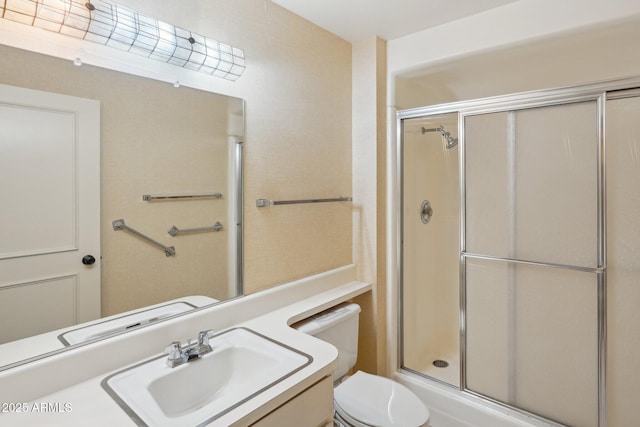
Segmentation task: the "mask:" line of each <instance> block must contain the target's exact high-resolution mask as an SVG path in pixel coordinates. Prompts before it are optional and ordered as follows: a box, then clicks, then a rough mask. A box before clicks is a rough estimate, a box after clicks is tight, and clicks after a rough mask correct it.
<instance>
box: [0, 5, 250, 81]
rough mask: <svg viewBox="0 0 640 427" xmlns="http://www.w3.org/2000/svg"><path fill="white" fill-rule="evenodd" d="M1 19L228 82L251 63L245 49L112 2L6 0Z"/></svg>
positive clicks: (0, 15)
mask: <svg viewBox="0 0 640 427" xmlns="http://www.w3.org/2000/svg"><path fill="white" fill-rule="evenodd" d="M0 17H1V18H4V19H8V20H10V21H14V22H19V23H21V24H25V25H30V26H34V27H38V28H42V29H44V30H47V31H53V32H57V33H60V34H65V35H68V36H72V37H76V38H80V39H83V40H88V41H91V42H94V43H99V44H103V45H106V46H110V47H114V48H116V49H120V50H125V51H128V52H133V53H136V54H138V55H142V56H146V57H148V58H152V59H155V60H158V61H162V62H167V63H170V64H173V65H176V66H178V67H183V68H188V69H190V70H195V71H199V72H203V73H206V74H209V75H213V76H217V77H221V78H224V79H227V80H236V79H238V78H239V77H240V76H241V75H242V73H243V72H244V69H245V67H246V65H245V59H244V51H243V50H242V49H238V48H235V47H233V46H230V45H227V44H224V43H220V42H218V41H216V40H212V39H209V38H206V37H204V36H201V35H198V34H195V33H192V32H191V31H189V30H185V29H182V28H178V27H174V26H173V25H171V24H167V23H165V22H161V21H158V20H156V19H154V18H150V17H147V16H144V15H140V14H139V13H137V12H136V11H134V10H131V9H129V8H126V7H123V6H119V5H117V4H115V3H111V2H108V1H103V0H92V1H89V2H81V1H76V0H0Z"/></svg>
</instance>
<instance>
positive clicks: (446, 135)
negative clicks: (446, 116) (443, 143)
mask: <svg viewBox="0 0 640 427" xmlns="http://www.w3.org/2000/svg"><path fill="white" fill-rule="evenodd" d="M427 132H440V134H441V135H442V136H443V137H444V139H446V140H447V148H453V147H455V146H456V145H458V138H453V137H451V134H450V133H449V132H447V131H445V130H444V127H442V126H438V127H437V128H425V127H424V126H423V127H422V134H423V135H424V134H425V133H427Z"/></svg>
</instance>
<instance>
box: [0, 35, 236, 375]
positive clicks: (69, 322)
mask: <svg viewBox="0 0 640 427" xmlns="http://www.w3.org/2000/svg"><path fill="white" fill-rule="evenodd" d="M0 57H2V58H3V60H2V62H3V66H2V67H1V69H0V84H2V85H7V86H11V87H18V88H27V89H33V90H37V91H42V92H44V93H52V94H59V95H65V96H73V97H79V98H84V99H92V100H97V101H99V104H100V113H99V116H100V125H99V126H100V128H99V132H100V161H99V163H100V189H99V192H100V210H99V215H100V233H99V234H100V239H101V240H100V248H101V253H100V254H96V255H98V256H96V257H95V258H99V257H101V260H100V259H97V260H96V262H95V263H93V264H92V263H90V262H89V263H88V264H87V265H86V267H84V268H87V269H90V268H95V266H99V268H100V269H101V274H100V277H101V281H100V284H99V289H100V291H99V302H98V303H97V304H99V307H100V310H99V314H98V316H96V317H102V318H105V317H106V318H108V319H109V322H111V321H112V320H113V321H114V322H113V323H109V322H100V321H97V323H98V324H103V326H105V327H104V328H102V329H100V330H98V331H87V330H86V329H85V328H81V329H83V331H81V332H82V333H79V334H75V335H74V334H71V335H64V336H62V335H61V334H60V333H58V332H59V331H66V332H69V330H70V329H73V325H74V324H77V323H78V321H79V319H78V313H77V311H78V310H77V306H76V300H75V298H76V296H75V294H73V292H71V293H70V295H69V296H68V297H67V298H66V299H65V297H63V296H60V295H58V292H57V291H51V290H46V291H44V288H42V289H40V288H38V287H33V289H31V288H29V286H30V285H32V284H33V283H35V282H43V281H45V279H46V277H42V278H41V280H39V281H35V282H34V280H33V279H31V280H30V281H29V283H26V284H25V283H19V282H16V281H15V280H13V279H9V280H7V278H6V277H5V279H4V280H3V278H2V274H1V273H0V301H5V305H7V304H10V305H11V307H2V308H1V309H0V311H2V312H5V313H7V310H9V309H11V310H12V312H13V313H16V312H18V313H30V316H31V318H32V319H35V320H36V321H34V325H33V326H32V332H31V334H28V335H29V336H27V335H25V334H24V332H22V331H16V329H15V326H16V323H22V322H20V321H19V320H18V322H16V321H11V320H15V318H14V317H11V318H10V321H5V320H6V319H5V320H3V321H2V322H0V337H2V339H0V367H1V366H6V365H8V364H12V363H16V362H18V361H19V360H21V359H24V358H30V357H34V356H38V355H39V354H44V353H47V352H50V351H56V350H59V349H61V348H65V347H68V346H71V345H74V344H75V343H80V342H83V341H85V340H95V339H97V338H100V337H102V336H106V335H108V334H112V333H114V332H115V333H120V332H123V331H124V330H126V329H128V328H132V327H133V328H135V327H139V326H143V325H144V324H147V323H149V322H154V321H157V320H161V319H163V318H165V317H169V316H173V315H176V314H178V313H180V312H184V311H185V310H191V309H193V308H195V307H200V306H205V305H209V304H212V303H216V302H219V301H224V300H226V299H229V298H233V297H236V296H239V295H241V294H242V142H243V139H244V101H243V100H242V99H238V98H232V97H228V96H224V95H219V94H215V93H212V92H207V91H200V90H195V89H191V88H187V87H180V85H179V84H175V85H172V84H169V83H166V82H162V81H157V80H153V79H148V78H143V77H138V76H134V75H130V74H125V73H120V72H116V71H113V70H109V69H105V68H99V67H93V66H89V65H81V66H78V64H75V65H74V63H73V61H68V60H63V59H59V58H54V57H50V56H46V55H42V54H38V53H34V52H30V51H25V50H21V49H16V48H13V47H8V46H4V45H0ZM0 106H2V105H0ZM0 143H1V141H0ZM38 173H42V172H41V171H37V170H34V171H33V175H34V176H38ZM5 178H6V177H5ZM38 179H39V180H45V179H47V177H44V176H38ZM77 179H78V180H82V176H81V175H79V176H78V177H77ZM3 181H4V184H3V185H14V184H16V185H17V184H18V183H17V182H16V181H18V180H11V179H9V180H3ZM39 218H42V219H41V220H39V221H42V222H45V223H46V222H47V221H49V219H48V218H47V216H45V215H40V216H39ZM45 225H47V226H51V227H55V224H45ZM6 226H7V224H3V227H6ZM163 247H167V248H168V247H171V248H173V250H174V253H168V252H167V251H166V250H164V249H162V248H163ZM0 252H1V251H0ZM84 255H85V254H78V260H80V258H83V256H84ZM92 255H93V254H92ZM14 258H15V257H14ZM22 258H24V260H23V262H25V263H28V261H29V257H28V256H26V257H22ZM3 262H5V259H0V267H2V263H3ZM83 263H85V262H84V259H83ZM85 264H86V263H85ZM0 271H2V268H0ZM76 285H77V284H72V286H71V288H72V289H73V287H74V286H76ZM61 289H62V290H61V291H60V292H64V289H65V288H64V287H63V288H61ZM23 291H24V292H23ZM3 292H4V294H3ZM7 292H14V293H15V292H22V294H21V295H18V297H15V298H13V299H12V300H11V301H12V302H11V303H8V302H7V301H9V300H10V299H9V298H4V297H3V295H8V293H7ZM52 295H53V298H54V299H53V300H52ZM3 298H4V299H3ZM17 301H24V303H23V304H18V303H17ZM54 301H55V302H54ZM168 302H171V303H172V304H170V305H171V307H169V308H168V309H165V308H166V307H165V306H166V305H168ZM67 306H68V307H67ZM52 307H53V308H55V310H50V309H51V308H52ZM152 309H153V310H152ZM51 311H56V313H54V314H55V317H52V318H51V319H49V318H48V317H47V316H49V315H50V312H51ZM141 313H142V314H141ZM124 314H126V315H127V316H132V317H126V318H125V316H124ZM29 320H31V319H29ZM82 321H84V320H82ZM82 321H81V322H82ZM94 323H95V322H94ZM107 323H108V325H107ZM51 331H55V332H51ZM105 331H106V332H105ZM76 332H77V331H76ZM84 332H87V333H86V334H85V333H84ZM105 334H106V335H105ZM38 337H42V338H43V339H42V340H40V341H38ZM21 343H25V345H21ZM34 349H35V350H34Z"/></svg>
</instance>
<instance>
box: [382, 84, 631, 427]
mask: <svg viewBox="0 0 640 427" xmlns="http://www.w3.org/2000/svg"><path fill="white" fill-rule="evenodd" d="M638 88H640V78H628V79H620V80H613V81H607V82H599V83H594V84H589V85H581V86H572V87H565V88H556V89H548V90H540V91H531V92H523V93H517V94H512V95H504V96H497V97H491V98H483V99H477V100H470V101H461V102H453V103H448V104H439V105H434V106H427V107H420V108H412V109H408V110H400V111H397V112H396V123H395V124H396V141H395V147H394V148H393V149H394V151H395V160H396V161H395V165H394V166H395V171H390V173H392V174H394V175H393V179H392V180H391V182H392V188H390V192H393V193H395V194H398V195H399V196H398V197H397V198H396V199H395V200H394V205H395V206H392V207H391V209H393V211H394V213H395V215H394V216H395V217H396V218H398V224H396V225H395V227H394V228H393V232H394V233H397V238H396V239H391V241H392V242H394V243H392V244H394V246H395V247H394V248H392V250H393V252H395V257H394V260H395V261H394V262H389V267H390V268H393V269H394V270H395V272H394V273H392V275H393V277H395V282H396V284H397V287H396V291H397V312H396V314H397V315H396V319H395V320H394V319H391V321H392V323H395V325H396V326H397V337H398V339H397V348H396V351H397V353H396V354H397V355H398V357H397V366H396V369H398V370H400V371H403V372H409V373H412V374H417V375H420V376H423V377H427V376H426V375H424V374H420V373H419V372H416V371H414V370H411V369H410V368H407V367H405V366H404V362H403V361H404V354H403V352H404V342H403V249H402V243H401V242H402V236H403V233H404V224H403V223H402V212H403V211H402V210H403V205H404V197H403V188H404V184H403V177H402V170H403V162H404V159H403V144H404V141H403V138H404V126H405V125H404V120H406V119H415V118H424V117H428V116H436V115H442V114H458V141H459V145H458V149H459V150H460V152H459V156H458V158H459V178H460V188H459V197H460V224H459V237H460V240H459V247H460V252H459V266H460V277H459V286H460V385H459V387H455V386H452V387H454V388H457V389H458V390H459V391H460V392H461V393H462V394H463V395H464V396H465V398H467V399H469V400H471V401H475V402H483V403H484V404H487V405H489V406H495V407H496V408H508V409H510V410H514V411H517V412H520V413H522V414H524V415H526V416H528V417H533V418H534V419H539V420H540V421H543V422H545V423H547V424H549V423H550V424H551V425H560V424H557V422H555V421H553V420H549V419H547V418H544V417H540V416H539V415H537V414H533V413H530V412H527V411H524V410H522V409H520V408H517V407H513V406H511V405H508V404H505V403H504V402H500V401H497V400H494V399H491V398H489V397H487V396H484V395H482V394H480V393H477V392H474V391H472V390H469V389H468V388H467V383H466V366H465V365H466V351H467V348H466V320H467V319H466V294H465V290H466V277H465V268H466V259H467V258H484V259H487V258H490V259H493V260H498V261H503V262H510V263H524V264H533V265H537V266H541V267H548V268H562V269H568V270H575V271H586V272H590V273H594V274H595V276H596V286H597V348H598V350H597V351H598V355H597V357H598V366H597V380H598V390H597V393H598V408H597V412H598V427H607V426H608V421H607V418H608V417H607V395H606V387H607V375H606V366H607V275H606V267H607V252H606V240H607V230H606V227H607V218H606V200H607V195H606V182H605V180H606V171H605V154H606V153H605V152H606V141H605V117H606V111H605V104H606V101H607V100H610V99H616V98H621V97H625V96H632V95H628V92H626V91H628V90H631V89H638ZM621 91H625V92H624V93H623V92H621ZM633 94H634V95H633V96H638V94H639V91H635V92H633ZM585 101H591V102H596V109H597V134H598V135H597V141H598V142H597V145H598V153H597V193H598V195H597V233H596V235H597V260H596V263H597V265H596V266H595V267H593V268H589V267H579V266H567V265H560V264H553V263H538V262H530V261H526V260H518V259H508V258H496V257H486V256H483V255H479V254H471V253H468V252H467V251H466V224H465V217H466V204H465V203H466V202H465V201H466V185H465V179H466V170H465V164H466V163H465V129H464V119H465V117H467V116H470V115H477V114H486V113H494V112H504V111H515V110H522V109H525V108H535V107H544V106H551V105H563V104H570V103H575V102H585ZM428 131H433V132H435V131H438V132H441V130H440V128H433V129H426V130H425V129H424V128H423V131H422V132H423V133H425V132H428ZM394 264H395V265H394ZM427 378H428V379H430V380H432V381H435V382H438V383H442V381H440V380H437V379H434V378H431V377H427Z"/></svg>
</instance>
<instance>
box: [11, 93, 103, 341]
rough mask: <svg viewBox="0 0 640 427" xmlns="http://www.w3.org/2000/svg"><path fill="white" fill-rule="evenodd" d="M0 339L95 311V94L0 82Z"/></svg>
mask: <svg viewBox="0 0 640 427" xmlns="http://www.w3.org/2000/svg"><path fill="white" fill-rule="evenodd" d="M0 180H1V184H0V206H2V208H1V209H0V343H3V342H8V341H12V340H15V339H19V338H23V337H26V336H31V335H34V334H38V333H43V332H47V331H50V330H53V329H58V328H61V327H65V326H70V325H73V324H76V323H80V322H85V321H88V320H93V319H96V318H98V317H100V103H99V102H98V101H96V100H90V99H83V98H76V97H71V96H66V95H58V94H52V93H48V92H40V91H35V90H30V89H23V88H16V87H11V86H5V85H0Z"/></svg>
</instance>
